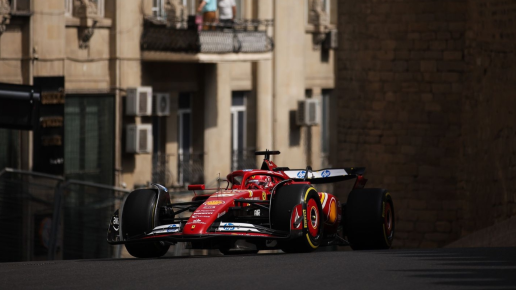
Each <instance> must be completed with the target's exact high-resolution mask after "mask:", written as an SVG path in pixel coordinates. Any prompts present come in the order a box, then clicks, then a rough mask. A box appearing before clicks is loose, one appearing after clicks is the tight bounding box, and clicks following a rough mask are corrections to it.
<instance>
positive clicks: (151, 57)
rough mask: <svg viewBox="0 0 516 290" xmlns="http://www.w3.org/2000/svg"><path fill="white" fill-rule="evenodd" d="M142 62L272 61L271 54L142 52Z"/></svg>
mask: <svg viewBox="0 0 516 290" xmlns="http://www.w3.org/2000/svg"><path fill="white" fill-rule="evenodd" d="M141 59H142V60H143V61H170V62H188V63H219V62H235V61H237V62H250V61H262V60H270V59H272V52H266V53H224V54H219V53H195V54H193V53H184V52H162V51H142V53H141Z"/></svg>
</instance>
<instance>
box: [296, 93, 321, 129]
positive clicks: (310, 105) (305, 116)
mask: <svg viewBox="0 0 516 290" xmlns="http://www.w3.org/2000/svg"><path fill="white" fill-rule="evenodd" d="M296 119H297V125H299V126H314V125H319V122H320V121H319V120H320V119H321V111H320V109H319V100H316V99H306V100H302V101H298V102H297V118H296Z"/></svg>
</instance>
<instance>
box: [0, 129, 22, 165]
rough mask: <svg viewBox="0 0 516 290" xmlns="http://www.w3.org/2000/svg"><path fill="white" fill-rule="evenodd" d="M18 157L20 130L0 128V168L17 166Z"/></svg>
mask: <svg viewBox="0 0 516 290" xmlns="http://www.w3.org/2000/svg"><path fill="white" fill-rule="evenodd" d="M19 157H20V131H18V130H11V129H0V170H2V169H4V168H5V167H12V168H18V167H19V159H20V158H19Z"/></svg>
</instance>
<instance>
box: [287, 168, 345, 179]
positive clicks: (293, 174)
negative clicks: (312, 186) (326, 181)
mask: <svg viewBox="0 0 516 290" xmlns="http://www.w3.org/2000/svg"><path fill="white" fill-rule="evenodd" d="M284 172H285V174H286V175H287V176H288V177H290V178H297V179H300V178H305V173H306V171H304V170H285V171H284ZM344 175H348V173H347V172H346V170H344V169H324V170H318V171H313V172H309V173H308V179H312V178H327V177H330V176H344Z"/></svg>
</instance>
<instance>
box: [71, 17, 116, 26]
mask: <svg viewBox="0 0 516 290" xmlns="http://www.w3.org/2000/svg"><path fill="white" fill-rule="evenodd" d="M65 19H66V26H67V27H92V26H93V23H94V21H97V24H96V27H99V28H109V27H111V25H112V22H113V21H112V20H111V19H109V18H92V17H88V18H78V17H72V16H66V17H65Z"/></svg>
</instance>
